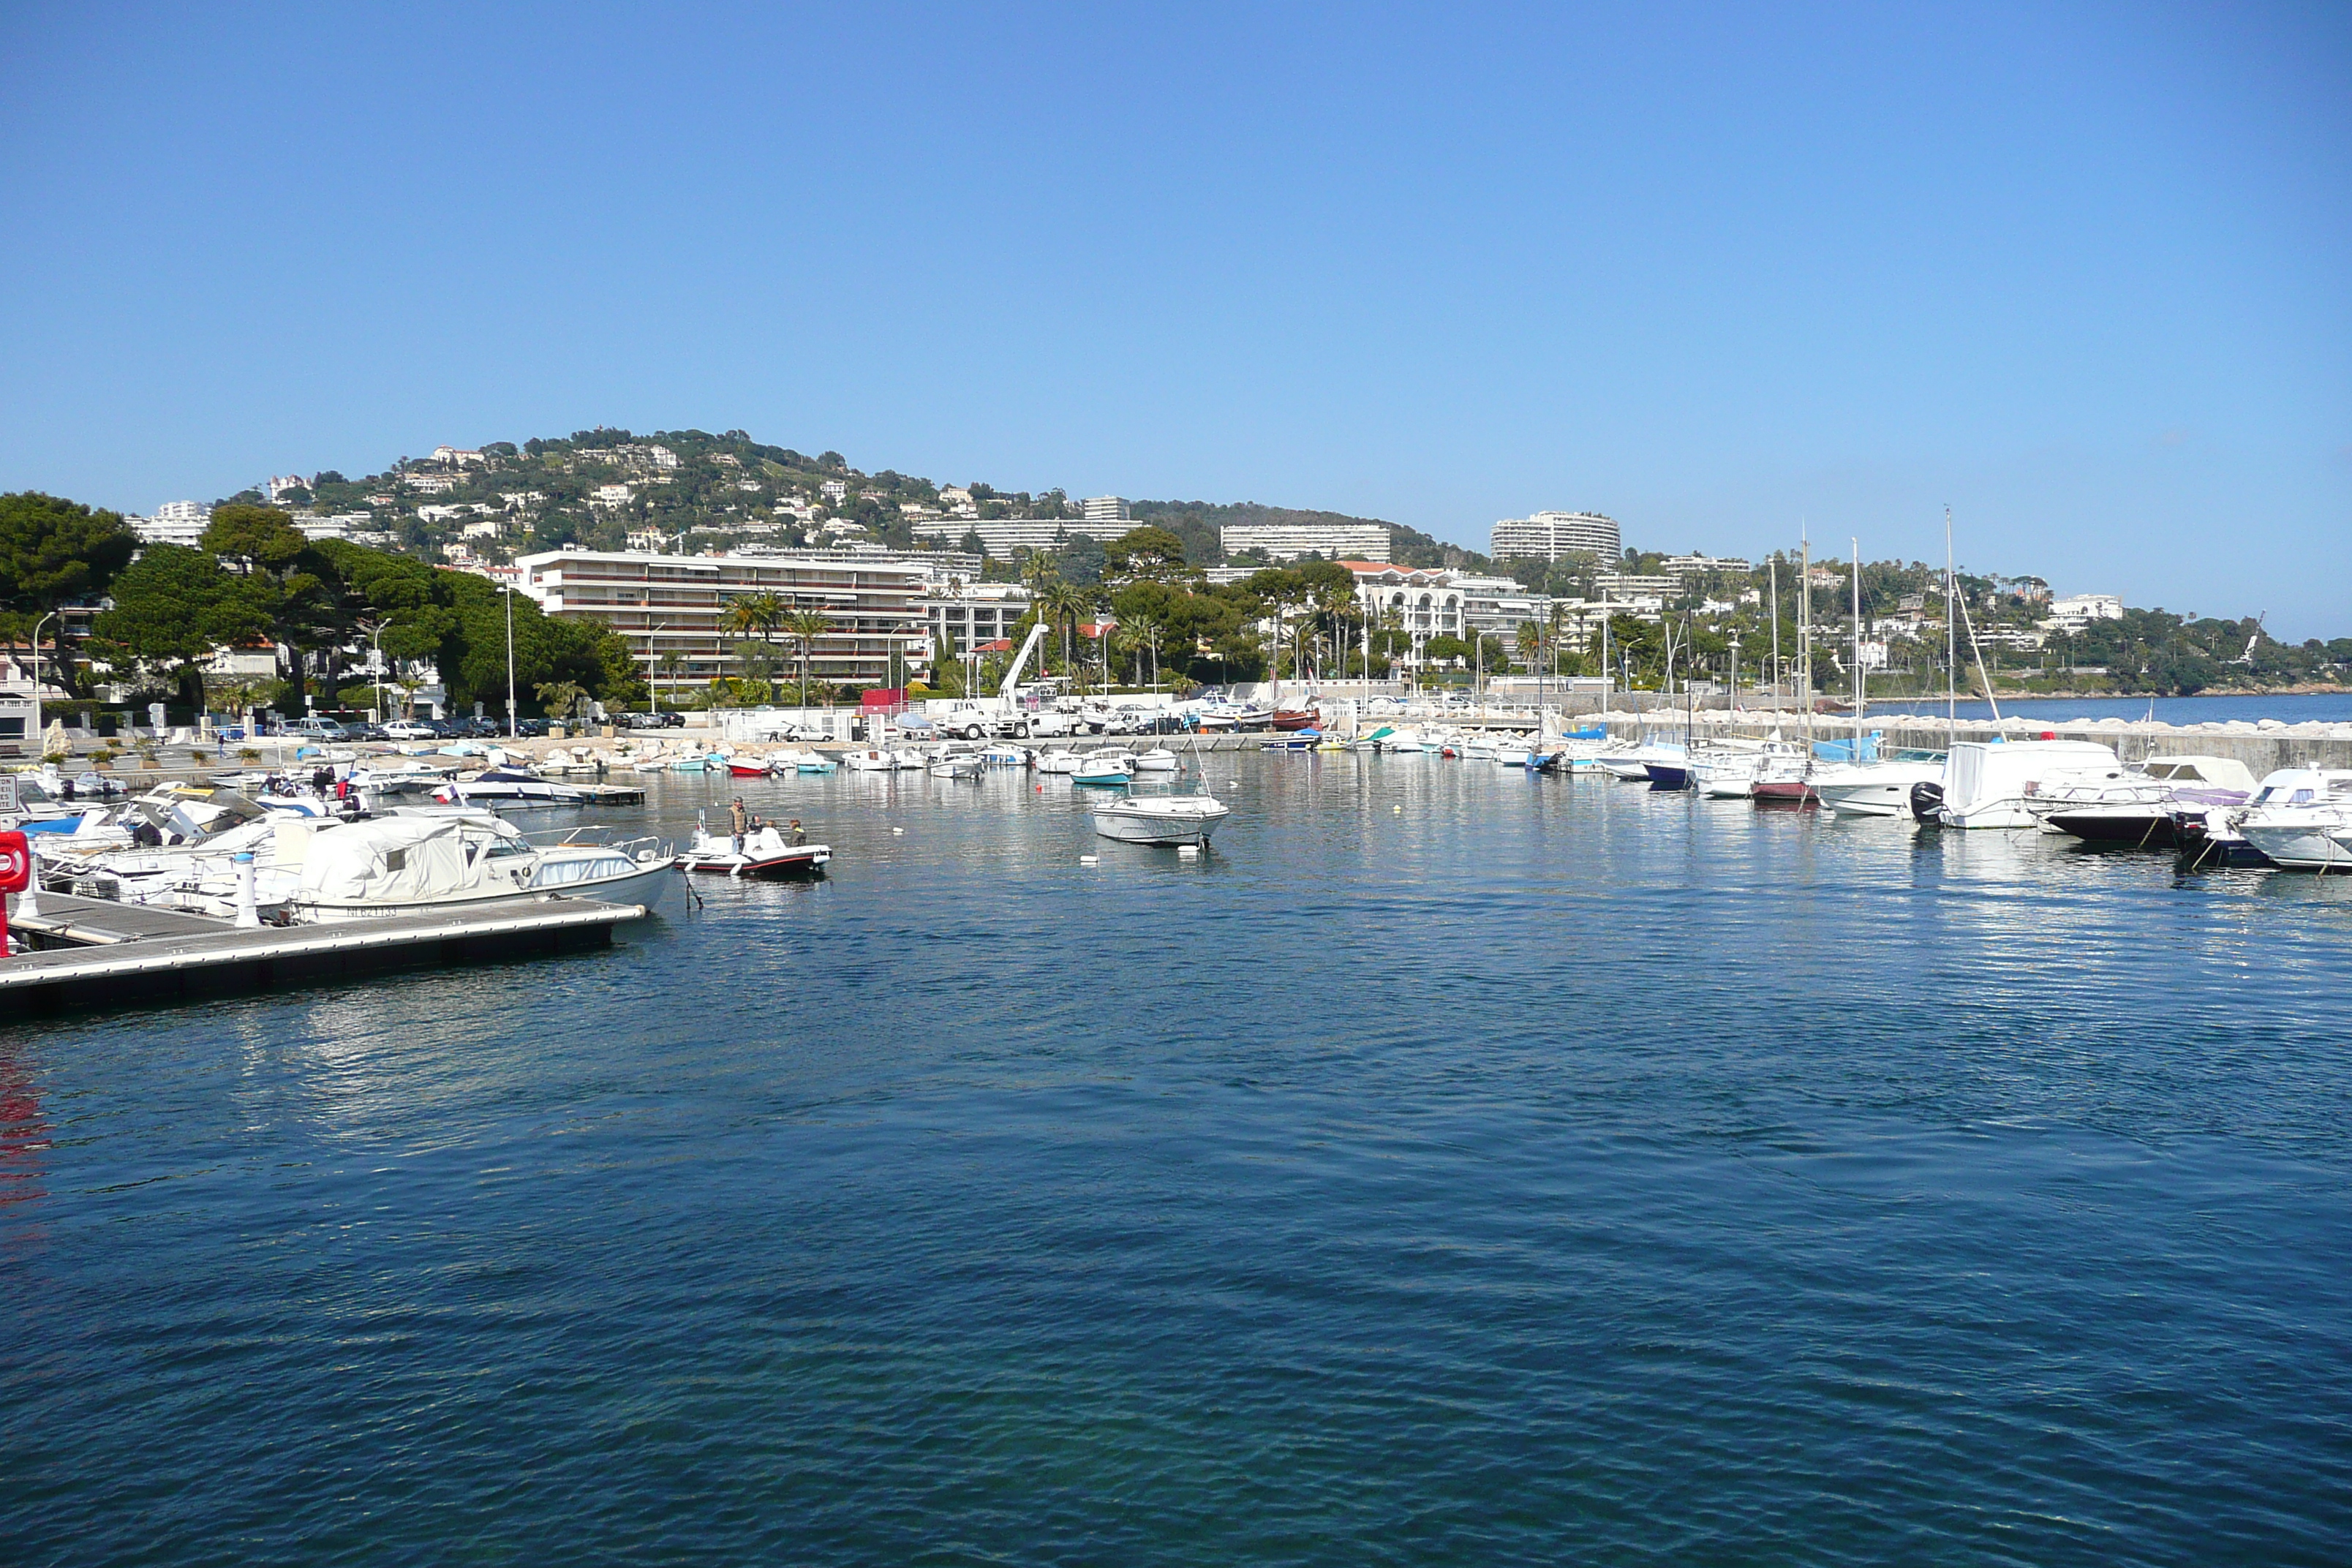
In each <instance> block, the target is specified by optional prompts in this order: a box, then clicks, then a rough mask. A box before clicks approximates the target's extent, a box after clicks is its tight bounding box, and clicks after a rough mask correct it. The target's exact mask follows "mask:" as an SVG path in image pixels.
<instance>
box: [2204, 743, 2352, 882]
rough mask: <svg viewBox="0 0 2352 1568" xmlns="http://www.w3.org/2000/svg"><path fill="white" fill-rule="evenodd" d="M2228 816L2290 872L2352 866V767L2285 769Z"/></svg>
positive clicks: (2265, 777) (2264, 780)
mask: <svg viewBox="0 0 2352 1568" xmlns="http://www.w3.org/2000/svg"><path fill="white" fill-rule="evenodd" d="M2230 820H2231V824H2232V825H2233V826H2235V827H2236V828H2237V830H2238V831H2239V832H2240V833H2242V834H2243V835H2244V836H2245V837H2246V841H2247V842H2248V843H2250V844H2252V846H2253V847H2255V848H2256V849H2259V850H2260V851H2262V853H2263V855H2264V856H2265V857H2267V858H2269V859H2270V860H2271V861H2272V862H2273V863H2274V864H2276V865H2280V866H2284V867H2285V868H2287V869H2289V870H2291V871H2343V870H2352V769H2340V768H2281V769H2280V770H2279V771H2278V772H2276V773H2270V774H2267V775H2266V776H2264V778H2263V782H2262V785H2261V787H2260V788H2258V789H2257V790H2255V792H2254V795H2253V798H2252V800H2249V801H2248V802H2247V803H2246V804H2245V805H2244V806H2243V807H2242V808H2241V809H2239V810H2237V811H2235V812H2232V813H2231V814H2230Z"/></svg>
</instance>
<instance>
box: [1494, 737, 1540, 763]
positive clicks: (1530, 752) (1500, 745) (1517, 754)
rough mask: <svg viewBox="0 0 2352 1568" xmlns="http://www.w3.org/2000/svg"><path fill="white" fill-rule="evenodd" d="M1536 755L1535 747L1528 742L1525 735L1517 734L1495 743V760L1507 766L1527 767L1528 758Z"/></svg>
mask: <svg viewBox="0 0 2352 1568" xmlns="http://www.w3.org/2000/svg"><path fill="white" fill-rule="evenodd" d="M1534 755H1535V747H1534V746H1532V745H1530V744H1528V741H1527V738H1526V737H1525V736H1517V735H1515V736H1513V737H1511V738H1510V739H1509V740H1506V741H1497V742H1496V743H1495V760H1496V762H1497V763H1501V764H1502V765H1503V766H1505V767H1507V768H1523V767H1526V766H1527V765H1528V758H1529V757H1532V756H1534Z"/></svg>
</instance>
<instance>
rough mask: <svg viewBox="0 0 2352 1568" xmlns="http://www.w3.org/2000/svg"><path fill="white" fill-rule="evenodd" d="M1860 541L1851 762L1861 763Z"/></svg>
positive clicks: (1857, 546)
mask: <svg viewBox="0 0 2352 1568" xmlns="http://www.w3.org/2000/svg"><path fill="white" fill-rule="evenodd" d="M1862 693H1863V685H1862V541H1861V540H1859V539H1857V540H1855V541H1854V542H1853V760H1854V761H1855V762H1857V763H1858V762H1860V761H1862Z"/></svg>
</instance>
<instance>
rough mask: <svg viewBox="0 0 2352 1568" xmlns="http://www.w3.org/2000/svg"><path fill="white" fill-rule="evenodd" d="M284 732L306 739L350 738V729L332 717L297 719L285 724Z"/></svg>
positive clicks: (346, 739)
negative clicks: (347, 729)
mask: <svg viewBox="0 0 2352 1568" xmlns="http://www.w3.org/2000/svg"><path fill="white" fill-rule="evenodd" d="M285 732H286V733H287V734H289V735H297V736H299V737H301V738H302V739H303V740H306V741H348V740H351V739H352V735H351V733H350V731H346V730H345V729H344V728H343V727H342V726H341V724H338V723H336V722H335V721H333V720H332V719H297V720H295V721H294V722H292V723H291V724H289V725H287V726H286V731H285Z"/></svg>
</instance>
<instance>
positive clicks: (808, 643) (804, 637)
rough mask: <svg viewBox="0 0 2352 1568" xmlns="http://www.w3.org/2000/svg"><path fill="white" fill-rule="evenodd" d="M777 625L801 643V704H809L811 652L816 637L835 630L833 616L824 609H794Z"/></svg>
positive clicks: (786, 634)
mask: <svg viewBox="0 0 2352 1568" xmlns="http://www.w3.org/2000/svg"><path fill="white" fill-rule="evenodd" d="M777 625H778V626H780V627H781V628H782V631H783V634H784V635H785V636H786V637H791V638H792V639H793V641H795V642H797V643H799V644H800V645H801V706H802V707H803V708H805V707H807V706H808V688H809V654H810V651H811V650H812V648H813V647H814V645H815V643H816V639H817V638H819V637H823V636H824V634H825V633H827V632H829V631H831V630H833V617H832V616H828V615H826V614H825V613H824V611H823V610H793V611H791V612H789V613H787V614H786V615H784V616H782V617H781V618H780V619H779V620H778V622H777Z"/></svg>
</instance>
